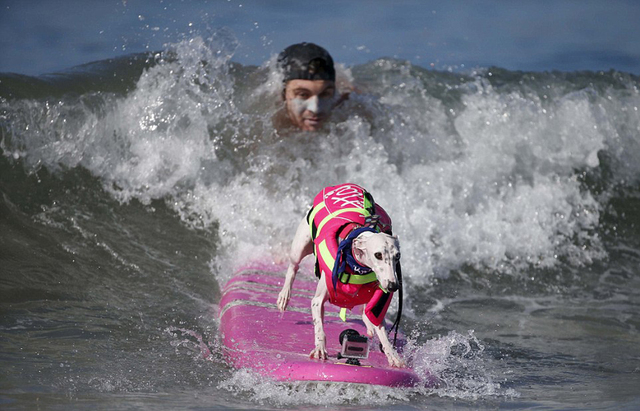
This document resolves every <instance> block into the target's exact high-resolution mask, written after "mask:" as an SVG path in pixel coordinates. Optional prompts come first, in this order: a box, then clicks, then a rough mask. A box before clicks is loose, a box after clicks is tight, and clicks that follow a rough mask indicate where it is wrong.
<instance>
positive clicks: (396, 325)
mask: <svg viewBox="0 0 640 411" xmlns="http://www.w3.org/2000/svg"><path fill="white" fill-rule="evenodd" d="M396 275H397V276H398V314H397V315H396V320H395V321H394V322H393V325H392V326H391V329H390V330H389V334H391V331H393V330H394V329H395V333H394V334H393V347H394V348H396V341H397V339H398V328H399V327H400V320H401V319H402V267H401V266H400V261H399V260H398V262H397V263H396Z"/></svg>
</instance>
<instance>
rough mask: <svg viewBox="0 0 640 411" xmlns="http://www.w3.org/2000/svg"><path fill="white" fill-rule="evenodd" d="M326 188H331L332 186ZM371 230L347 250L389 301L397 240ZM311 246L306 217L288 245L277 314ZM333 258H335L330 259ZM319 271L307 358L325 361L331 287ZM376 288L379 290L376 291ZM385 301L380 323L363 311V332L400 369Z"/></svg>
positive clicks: (395, 285)
mask: <svg viewBox="0 0 640 411" xmlns="http://www.w3.org/2000/svg"><path fill="white" fill-rule="evenodd" d="M353 186H355V185H353ZM338 187H340V186H338ZM355 187H358V186H355ZM330 188H334V189H335V187H330ZM358 188H359V187H358ZM325 190H327V189H325ZM334 191H335V190H334ZM363 191H364V190H363ZM321 194H322V193H321ZM331 194H332V192H329V193H328V194H327V195H325V201H329V200H330V198H331ZM338 200H340V201H342V202H344V196H343V197H341V198H338ZM322 205H324V203H323V204H321V206H322ZM372 231H373V230H370V231H364V232H362V233H360V234H359V235H357V237H355V238H353V239H352V247H351V251H352V253H353V257H354V258H355V259H356V260H357V262H358V263H359V264H360V265H361V266H364V267H368V268H370V269H372V270H373V272H375V277H376V279H377V282H375V284H373V287H374V289H375V290H376V293H377V295H379V294H382V292H384V293H385V294H386V296H383V298H384V299H385V301H386V300H387V299H389V302H390V298H389V296H390V295H391V294H389V293H391V292H393V291H396V290H397V289H398V287H399V281H398V277H397V274H396V266H397V263H398V261H399V258H400V250H399V242H398V239H397V237H395V236H391V235H389V234H385V233H377V232H372ZM313 247H314V241H313V239H312V237H311V230H310V227H309V223H308V221H307V218H305V219H303V220H302V221H301V222H300V224H299V225H298V229H297V231H296V234H295V237H294V239H293V242H292V244H291V250H290V252H289V260H290V263H289V267H288V269H287V274H286V277H285V280H284V284H283V286H282V291H280V294H279V295H278V301H277V305H278V308H279V309H280V311H284V310H286V308H287V305H288V304H289V299H290V297H291V288H292V286H293V281H294V280H295V277H296V273H297V272H298V268H299V266H300V262H301V261H302V259H303V258H304V257H305V256H307V255H309V254H311V253H312V251H313ZM316 254H318V253H316ZM334 258H336V257H335V256H334ZM320 271H321V274H320V281H319V282H318V286H317V288H316V292H315V296H314V297H313V299H312V300H311V313H312V316H313V325H314V332H315V348H314V350H313V351H311V353H310V355H309V356H310V357H311V358H317V359H321V360H325V359H327V350H326V337H325V332H324V326H323V322H324V304H325V302H326V301H327V300H330V290H329V289H328V287H331V284H332V283H331V278H329V281H327V277H326V276H327V274H326V273H325V271H326V270H320ZM329 276H331V273H329ZM376 279H374V280H373V281H375V280H376ZM334 285H335V280H334ZM380 289H381V290H382V291H380ZM333 292H335V291H333ZM389 302H386V306H385V307H384V309H383V310H382V314H381V315H382V318H380V319H379V320H378V321H381V323H380V324H378V325H374V323H373V322H372V321H371V319H370V318H369V316H368V315H367V312H366V310H365V311H364V312H363V315H362V319H363V321H364V323H365V325H366V327H367V333H368V334H369V337H373V335H374V332H375V334H376V335H377V337H378V339H379V340H380V343H381V344H382V348H383V350H384V353H385V354H386V356H387V360H388V361H389V365H391V366H394V367H402V366H404V361H403V360H402V359H401V358H400V357H399V355H398V353H397V352H396V351H395V349H394V348H393V347H392V346H391V343H390V342H389V338H388V337H387V333H386V330H385V328H384V325H383V319H384V314H385V313H386V308H387V307H388V304H389ZM359 304H362V302H360V303H359ZM384 304H385V302H384V301H383V305H384ZM367 307H369V305H367ZM369 311H370V310H369ZM379 311H381V310H380V309H378V310H376V313H377V314H376V315H379ZM369 315H371V312H369Z"/></svg>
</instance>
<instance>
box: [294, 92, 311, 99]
mask: <svg viewBox="0 0 640 411" xmlns="http://www.w3.org/2000/svg"><path fill="white" fill-rule="evenodd" d="M296 97H299V98H301V99H303V100H306V99H308V98H309V97H311V95H310V94H309V93H304V92H302V93H296Z"/></svg>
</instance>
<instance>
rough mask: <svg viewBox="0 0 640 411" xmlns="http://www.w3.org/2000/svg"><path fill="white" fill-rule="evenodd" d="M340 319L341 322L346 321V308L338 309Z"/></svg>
mask: <svg viewBox="0 0 640 411" xmlns="http://www.w3.org/2000/svg"><path fill="white" fill-rule="evenodd" d="M340 319H341V320H342V322H343V323H346V322H347V309H346V308H344V307H342V308H341V309H340Z"/></svg>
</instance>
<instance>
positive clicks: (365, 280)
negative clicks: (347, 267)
mask: <svg viewBox="0 0 640 411" xmlns="http://www.w3.org/2000/svg"><path fill="white" fill-rule="evenodd" d="M345 277H349V274H346V273H342V275H341V276H340V282H342V283H344V284H369V283H372V282H374V281H377V280H378V278H377V277H376V273H374V272H373V271H371V272H370V273H369V274H363V275H358V274H351V277H349V281H348V282H345V281H344V280H343V278H345Z"/></svg>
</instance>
